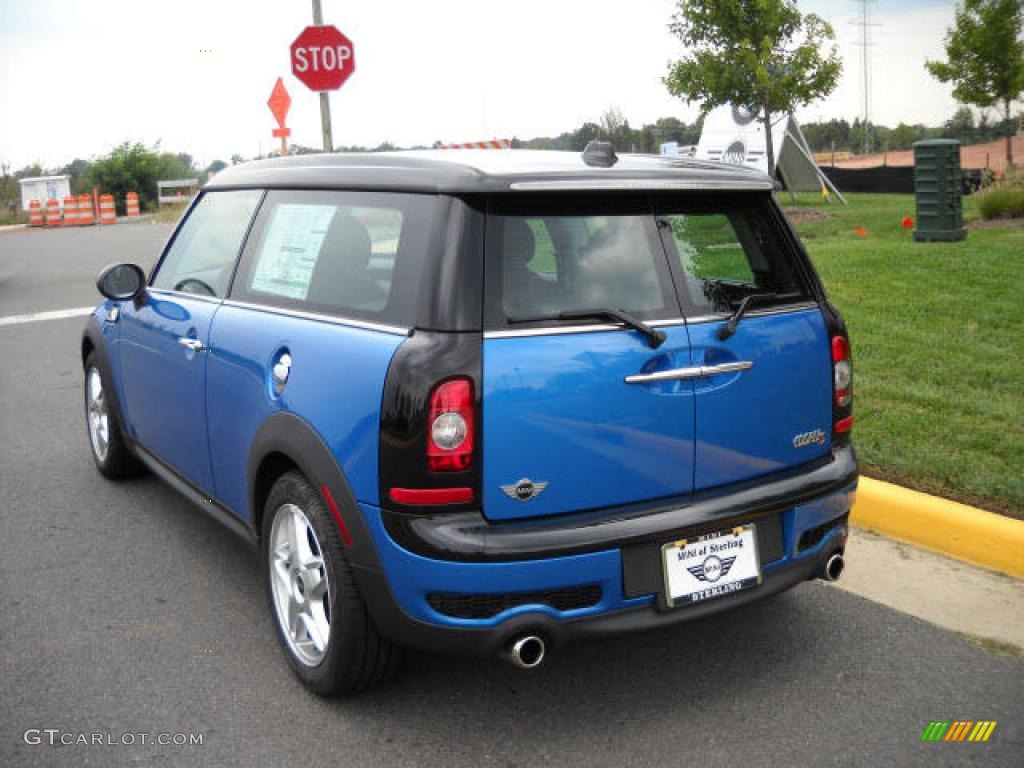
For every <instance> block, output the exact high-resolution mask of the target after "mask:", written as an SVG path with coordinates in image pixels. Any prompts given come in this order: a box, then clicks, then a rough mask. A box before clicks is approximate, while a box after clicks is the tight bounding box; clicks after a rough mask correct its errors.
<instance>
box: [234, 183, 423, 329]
mask: <svg viewBox="0 0 1024 768" xmlns="http://www.w3.org/2000/svg"><path fill="white" fill-rule="evenodd" d="M429 218H430V203H429V199H428V198H427V197H425V196H418V195H398V194H395V195H389V194H384V193H365V194H362V193H357V192H273V191H272V192H270V193H269V194H268V196H267V202H266V203H265V204H264V207H263V213H261V214H260V221H259V222H258V225H257V228H256V230H255V231H254V235H253V237H252V238H250V241H251V242H250V245H249V246H248V247H247V248H246V254H245V256H244V257H243V260H242V267H241V269H240V270H239V274H238V278H237V279H236V280H235V287H234V289H233V290H232V297H233V298H237V299H241V300H243V301H248V302H250V303H259V304H269V305H273V306H281V307H287V308H294V309H302V310H306V311H314V312H322V313H330V314H336V315H339V316H343V317H353V318H357V319H359V318H362V319H368V320H376V321H380V322H384V323H388V324H400V325H409V324H411V323H412V317H413V307H412V304H413V301H414V299H415V291H416V288H417V284H418V274H419V267H420V265H421V263H422V260H423V254H424V252H425V248H426V245H427V243H428V241H429V238H428V237H426V236H425V234H426V231H427V229H426V227H427V226H428V225H429ZM417 233H418V234H419V236H417ZM413 273H415V274H413Z"/></svg>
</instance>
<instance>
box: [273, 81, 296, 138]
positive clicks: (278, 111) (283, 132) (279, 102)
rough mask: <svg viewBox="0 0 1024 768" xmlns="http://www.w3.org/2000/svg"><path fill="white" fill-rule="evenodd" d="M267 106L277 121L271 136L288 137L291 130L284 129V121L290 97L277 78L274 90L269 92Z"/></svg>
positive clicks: (290, 101) (290, 102)
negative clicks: (276, 126)
mask: <svg viewBox="0 0 1024 768" xmlns="http://www.w3.org/2000/svg"><path fill="white" fill-rule="evenodd" d="M267 106H268V107H270V111H271V112H272V113H273V114H274V119H275V120H277V124H278V126H279V127H278V128H275V129H274V134H273V135H274V136H275V137H277V138H282V139H283V138H284V137H286V136H290V135H291V132H292V130H291V128H285V127H284V121H285V118H286V117H288V110H289V109H290V108H291V106H292V97H291V96H289V95H288V89H287V88H285V87H284V82H283V81H282V80H281V78H280V77H279V78H277V82H276V83H275V84H274V90H273V91H271V92H270V98H269V99H268V100H267Z"/></svg>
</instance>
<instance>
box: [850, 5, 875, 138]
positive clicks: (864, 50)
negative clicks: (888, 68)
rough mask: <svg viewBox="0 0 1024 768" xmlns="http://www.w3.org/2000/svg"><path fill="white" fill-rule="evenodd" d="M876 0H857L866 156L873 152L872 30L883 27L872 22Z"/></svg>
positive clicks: (857, 42)
mask: <svg viewBox="0 0 1024 768" xmlns="http://www.w3.org/2000/svg"><path fill="white" fill-rule="evenodd" d="M873 2H874V0H857V4H858V5H859V6H860V18H859V19H858V20H857V21H855V22H854V23H855V24H857V25H858V26H859V27H860V39H859V40H857V41H856V43H855V45H857V46H859V47H860V66H861V78H862V81H863V85H864V114H863V116H862V118H861V119H862V121H863V126H862V127H863V129H864V154H867V153H868V152H870V151H871V133H870V131H869V130H868V123H869V122H870V120H871V50H870V49H871V47H872V46H874V44H875V43H874V42H873V41H872V40H871V28H872V27H878V26H881V25H880V24H876V23H872V21H871V3H873Z"/></svg>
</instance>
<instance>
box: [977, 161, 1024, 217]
mask: <svg viewBox="0 0 1024 768" xmlns="http://www.w3.org/2000/svg"><path fill="white" fill-rule="evenodd" d="M977 199H978V210H979V211H981V216H982V218H984V219H1004V218H1017V217H1019V216H1024V173H1021V172H1020V171H1017V170H1010V171H1008V172H1007V174H1006V177H1005V178H1004V179H1003V180H1002V181H999V182H996V183H995V184H992V185H991V186H988V187H986V188H985V189H983V190H982V191H981V192H979V193H978V194H977Z"/></svg>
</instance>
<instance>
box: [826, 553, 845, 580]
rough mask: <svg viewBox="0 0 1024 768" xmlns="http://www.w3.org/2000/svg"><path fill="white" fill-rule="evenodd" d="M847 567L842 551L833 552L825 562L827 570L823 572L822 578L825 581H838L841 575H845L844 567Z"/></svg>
mask: <svg viewBox="0 0 1024 768" xmlns="http://www.w3.org/2000/svg"><path fill="white" fill-rule="evenodd" d="M845 568H846V561H845V560H844V559H843V553H842V552H833V553H832V555H831V557H829V559H828V560H827V561H826V562H825V571H824V573H823V574H822V578H824V579H825V581H838V580H839V577H840V576H842V575H843V569H845Z"/></svg>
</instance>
